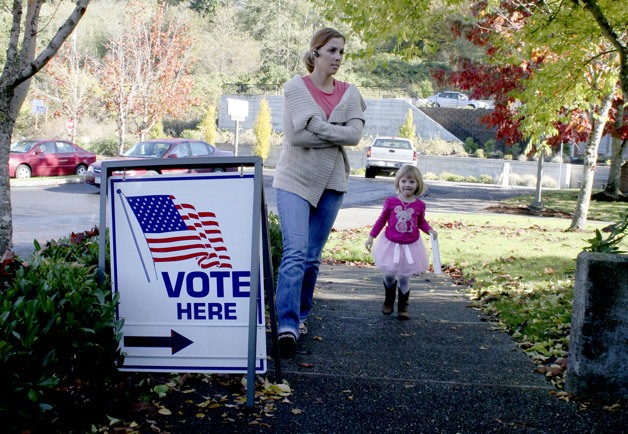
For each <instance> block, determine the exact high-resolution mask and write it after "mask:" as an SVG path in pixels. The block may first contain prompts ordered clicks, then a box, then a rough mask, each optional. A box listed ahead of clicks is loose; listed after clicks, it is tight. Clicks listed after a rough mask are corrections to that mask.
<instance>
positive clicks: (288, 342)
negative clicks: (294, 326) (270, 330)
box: [279, 332, 297, 357]
mask: <svg viewBox="0 0 628 434" xmlns="http://www.w3.org/2000/svg"><path fill="white" fill-rule="evenodd" d="M296 351H297V338H296V336H295V335H293V334H292V333H290V332H283V333H279V354H281V357H289V356H292V355H294V353H295V352H296Z"/></svg>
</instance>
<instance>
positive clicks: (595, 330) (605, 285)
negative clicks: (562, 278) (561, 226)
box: [565, 252, 628, 398]
mask: <svg viewBox="0 0 628 434" xmlns="http://www.w3.org/2000/svg"><path fill="white" fill-rule="evenodd" d="M627 367H628V256H626V255H617V254H604V253H591V252H582V253H580V254H579V255H578V260H577V264H576V284H575V288H574V297H573V312H572V319H571V335H570V342H569V363H568V366H567V374H566V375H567V383H566V386H565V389H566V390H567V391H568V392H570V393H572V394H574V395H577V396H602V397H605V398H615V397H620V398H626V397H628V369H627Z"/></svg>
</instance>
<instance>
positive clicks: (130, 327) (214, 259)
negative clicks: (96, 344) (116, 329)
mask: <svg viewBox="0 0 628 434" xmlns="http://www.w3.org/2000/svg"><path fill="white" fill-rule="evenodd" d="M256 181H257V180H256V178H255V176H254V175H253V174H252V173H250V172H249V173H246V172H244V173H238V172H224V173H208V174H190V175H187V174H186V175H170V176H166V175H156V176H142V177H124V176H111V177H110V178H109V181H108V182H109V184H108V191H109V203H110V206H109V210H110V218H109V221H110V225H109V227H110V231H109V233H110V237H111V239H110V249H111V276H112V286H113V291H114V292H116V293H118V294H119V296H120V303H119V307H118V312H117V315H118V319H124V326H123V330H122V334H123V338H122V341H121V347H122V348H121V350H122V351H123V353H124V354H125V359H124V364H123V366H122V367H121V370H125V371H152V372H203V373H246V372H247V368H248V364H247V362H249V360H248V357H249V347H248V346H247V345H248V344H249V342H248V338H249V333H250V331H251V330H252V329H251V330H250V328H251V321H252V320H251V317H250V314H251V312H250V306H251V301H253V300H252V299H251V293H253V292H254V291H252V285H255V284H256V285H258V286H257V287H258V288H259V285H260V282H263V277H262V273H263V270H262V268H261V267H259V266H258V267H253V266H252V264H254V263H257V264H259V262H260V258H261V257H262V254H261V245H262V243H261V242H260V243H257V242H256V243H253V241H257V240H252V239H251V238H252V236H251V234H252V233H253V232H256V233H258V234H259V237H260V239H261V236H262V232H261V226H260V223H259V221H258V222H257V226H258V229H257V230H255V228H254V227H253V226H254V219H253V215H254V210H255V208H254V207H255V206H256V205H255V200H254V195H255V194H254V190H255V182H256ZM103 182H104V179H103ZM234 198H235V199H236V200H234ZM257 206H259V204H257ZM253 247H257V248H258V250H256V251H254V248H253ZM254 273H258V274H257V276H255V275H254ZM256 292H257V296H256V297H257V303H256V306H257V307H256V318H257V322H256V324H253V326H254V327H255V328H256V331H255V336H256V339H253V341H255V340H256V345H255V347H256V349H255V372H257V373H263V372H266V369H267V362H266V327H265V315H264V308H263V306H264V291H262V290H258V291H256ZM253 305H254V306H255V304H253Z"/></svg>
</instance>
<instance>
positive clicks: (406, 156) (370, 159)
mask: <svg viewBox="0 0 628 434" xmlns="http://www.w3.org/2000/svg"><path fill="white" fill-rule="evenodd" d="M417 157H418V155H417V152H416V149H414V145H413V144H412V142H411V141H410V140H408V139H403V138H401V137H376V138H375V140H373V144H372V145H371V146H369V147H368V148H367V150H366V172H365V173H364V176H365V177H366V178H375V176H376V175H380V174H381V175H394V174H396V173H397V170H399V168H400V167H401V166H403V165H404V164H412V165H415V166H416V164H417Z"/></svg>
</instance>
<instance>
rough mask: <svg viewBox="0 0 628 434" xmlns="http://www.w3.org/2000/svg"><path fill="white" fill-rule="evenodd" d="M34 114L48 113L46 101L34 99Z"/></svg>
mask: <svg viewBox="0 0 628 434" xmlns="http://www.w3.org/2000/svg"><path fill="white" fill-rule="evenodd" d="M32 113H33V114H38V113H46V106H45V105H44V101H43V100H41V99H34V100H33V110H32Z"/></svg>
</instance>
